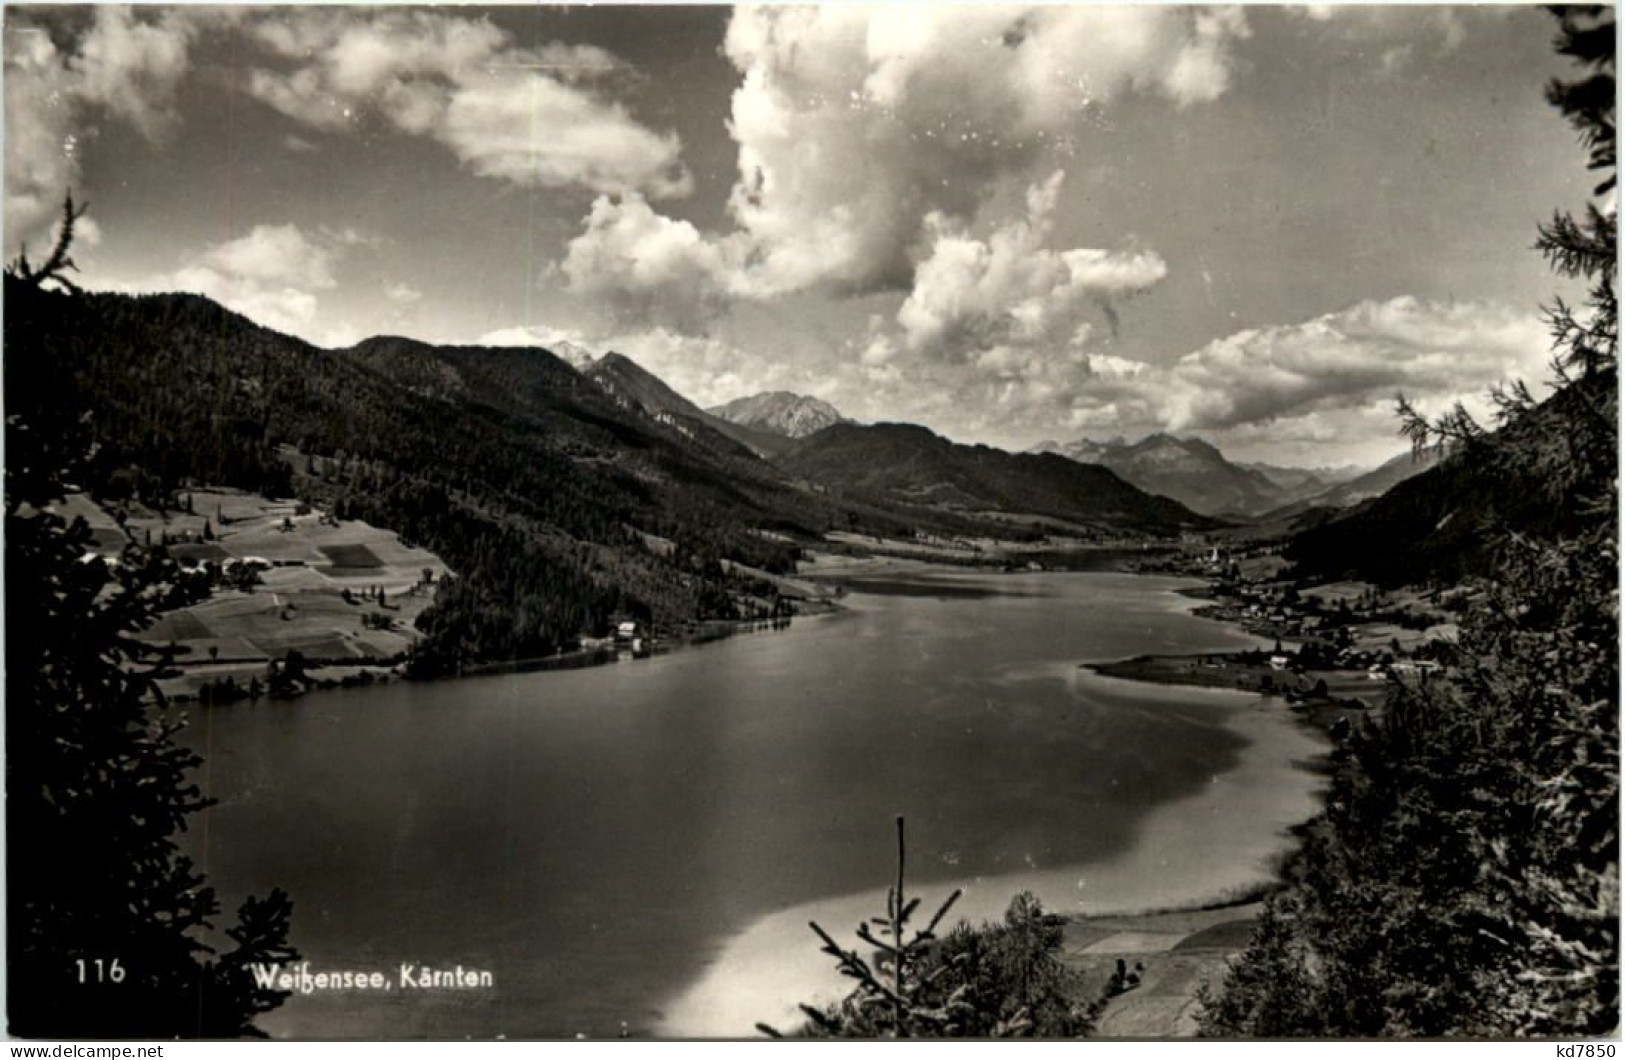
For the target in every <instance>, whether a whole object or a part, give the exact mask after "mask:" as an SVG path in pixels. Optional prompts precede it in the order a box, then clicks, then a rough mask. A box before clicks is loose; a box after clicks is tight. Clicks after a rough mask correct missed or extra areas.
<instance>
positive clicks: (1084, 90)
mask: <svg viewBox="0 0 1625 1060" xmlns="http://www.w3.org/2000/svg"><path fill="white" fill-rule="evenodd" d="M4 15H5V26H4V40H5V84H4V94H5V126H4V131H5V155H6V158H5V173H6V178H5V179H6V185H5V195H6V201H5V232H4V236H5V243H6V254H7V257H8V258H9V257H10V256H11V255H13V254H15V253H16V251H17V249H18V248H19V247H20V246H22V245H24V244H25V243H26V245H27V246H28V247H30V248H38V249H43V248H44V247H45V246H46V245H48V243H49V241H50V238H51V231H52V227H53V224H54V223H55V218H56V215H57V213H58V212H59V209H60V203H61V198H62V195H63V193H64V192H65V191H67V190H69V189H71V190H72V191H73V193H74V195H75V197H76V198H77V199H80V200H82V201H87V202H88V203H89V204H90V209H89V212H88V214H87V218H86V220H85V222H83V223H82V224H81V226H80V228H79V230H78V242H77V245H76V247H75V257H76V259H77V261H78V263H79V265H80V268H81V270H82V272H83V276H82V278H81V279H82V282H83V283H84V285H85V286H87V287H91V288H97V289H106V290H122V291H157V290H189V291H195V292H198V293H201V294H205V295H208V296H210V297H213V298H215V299H217V300H219V301H220V302H222V303H223V304H225V305H227V306H229V307H231V308H233V309H236V310H238V311H240V312H242V313H245V314H246V315H248V316H250V317H252V318H253V319H255V320H257V321H259V322H260V323H263V324H265V325H267V326H270V327H274V328H277V329H279V330H282V331H285V332H288V333H290V334H294V335H298V336H300V337H301V338H304V339H306V340H308V341H310V342H312V343H315V344H317V345H321V346H327V347H342V346H347V345H350V344H353V343H355V342H357V341H359V340H361V339H363V338H365V337H367V336H370V335H375V334H400V335H408V336H411V337H415V338H420V339H424V340H426V341H431V342H438V343H456V344H484V345H541V346H547V347H550V348H557V347H560V346H561V345H564V344H569V347H579V348H581V349H584V350H587V351H591V352H593V353H603V352H607V351H609V350H616V351H619V352H621V353H624V354H626V355H628V356H630V357H632V358H633V359H634V360H636V361H638V362H639V363H640V364H642V365H643V366H644V367H646V368H648V369H649V370H651V371H653V372H655V373H656V374H657V375H659V376H661V377H662V378H663V379H665V380H666V381H667V382H668V383H670V384H671V385H672V386H673V387H675V388H676V389H677V390H678V391H679V392H681V393H683V394H684V395H686V396H687V397H689V398H690V399H692V400H694V401H695V402H697V403H699V404H701V405H707V406H709V405H713V404H719V403H721V402H724V401H727V400H731V399H733V398H737V397H742V396H746V395H749V394H753V393H756V392H759V391H762V390H791V391H795V392H799V393H804V394H810V395H814V396H817V397H820V398H823V399H825V400H828V401H830V402H831V403H833V404H834V405H835V406H836V407H837V408H839V409H840V410H841V411H842V412H843V413H844V414H846V415H847V416H849V417H852V418H854V419H858V420H861V421H881V420H898V421H909V422H917V423H923V424H925V425H926V426H929V427H931V428H933V429H934V430H936V431H938V432H940V433H942V434H944V435H947V436H948V437H950V438H953V439H955V440H958V441H967V442H985V443H988V444H993V445H999V446H1004V447H1007V448H1011V449H1021V448H1025V447H1027V446H1029V445H1032V444H1034V443H1036V442H1038V441H1040V440H1044V439H1056V440H1061V441H1068V440H1071V439H1075V438H1079V437H1089V438H1094V439H1100V440H1103V439H1107V438H1112V437H1117V436H1122V437H1126V438H1129V439H1136V438H1138V437H1140V436H1142V435H1144V434H1147V433H1150V432H1153V431H1171V432H1173V433H1176V434H1180V435H1187V436H1199V437H1203V438H1206V439H1208V440H1210V441H1212V442H1214V443H1215V444H1217V445H1219V446H1220V447H1221V448H1222V449H1223V450H1224V451H1225V452H1226V454H1227V455H1230V456H1232V457H1233V458H1237V459H1245V460H1267V461H1272V462H1276V463H1282V464H1293V465H1298V466H1331V465H1340V464H1345V463H1351V462H1352V463H1366V464H1370V463H1375V462H1377V461H1380V460H1381V459H1384V458H1386V457H1388V456H1391V455H1393V454H1394V453H1396V452H1399V451H1401V450H1402V449H1403V442H1402V441H1401V440H1400V439H1399V437H1398V435H1397V427H1398V423H1397V420H1396V418H1395V415H1394V397H1395V395H1396V394H1397V393H1400V392H1403V393H1404V394H1406V395H1407V396H1408V397H1409V398H1411V399H1412V400H1413V401H1414V402H1415V403H1416V404H1418V405H1419V406H1420V407H1421V408H1422V409H1423V410H1424V411H1433V412H1437V411H1442V410H1443V409H1444V408H1446V407H1448V405H1449V404H1451V403H1452V402H1454V401H1456V400H1458V399H1461V400H1465V401H1466V402H1467V403H1468V404H1469V406H1470V407H1479V408H1482V407H1483V404H1484V394H1485V392H1486V390H1487V389H1488V388H1489V387H1490V386H1492V385H1494V384H1496V383H1497V382H1500V381H1503V380H1507V379H1512V378H1522V379H1527V380H1530V381H1531V382H1538V381H1539V380H1541V379H1544V378H1545V377H1546V375H1547V372H1546V368H1545V365H1546V362H1547V361H1548V359H1549V346H1550V343H1549V338H1548V336H1547V332H1546V328H1545V326H1544V324H1543V323H1542V320H1541V316H1540V306H1541V304H1542V303H1543V302H1546V301H1549V300H1550V298H1551V297H1552V296H1553V295H1554V294H1556V293H1566V294H1569V295H1571V296H1572V295H1573V293H1574V292H1572V291H1565V289H1564V288H1562V287H1561V286H1560V285H1559V283H1558V281H1556V280H1555V279H1554V278H1553V277H1552V275H1551V273H1550V272H1549V270H1548V269H1547V267H1546V265H1545V263H1544V262H1543V261H1542V259H1541V257H1540V256H1539V254H1538V253H1536V252H1535V251H1534V250H1533V249H1532V244H1533V241H1534V239H1535V235H1536V225H1537V224H1538V223H1539V222H1540V221H1542V220H1544V219H1546V218H1548V217H1550V216H1551V214H1552V212H1553V211H1554V210H1555V209H1559V208H1561V209H1578V208H1580V207H1582V206H1583V205H1584V203H1585V202H1586V200H1587V196H1588V194H1589V191H1590V188H1591V186H1592V184H1593V183H1595V181H1594V180H1593V179H1590V177H1591V175H1590V174H1588V173H1587V172H1586V171H1585V169H1584V154H1583V151H1582V149H1581V148H1580V147H1579V145H1578V143H1577V141H1576V139H1575V137H1574V134H1573V132H1572V131H1571V130H1570V129H1569V128H1568V126H1567V125H1566V124H1565V123H1564V122H1563V120H1562V119H1561V117H1560V116H1559V115H1558V114H1557V113H1556V112H1555V111H1554V110H1552V109H1551V108H1550V107H1549V106H1548V105H1547V104H1546V103H1545V101H1544V99H1543V97H1542V86H1543V85H1544V83H1545V82H1546V81H1547V80H1548V79H1550V78H1551V77H1553V76H1563V75H1566V74H1567V73H1568V72H1569V71H1568V70H1567V68H1566V66H1565V63H1564V61H1563V60H1562V59H1561V58H1560V57H1558V56H1555V55H1554V54H1553V53H1552V51H1551V41H1552V38H1553V34H1554V27H1555V23H1554V21H1553V19H1552V18H1551V17H1550V16H1549V15H1547V14H1546V13H1544V12H1543V11H1541V10H1540V9H1538V8H1535V7H1530V6H1484V7H1473V6H1465V7H1442V6H1410V7H1404V8H1397V7H1354V6H1332V7H1295V8H1287V7H1274V6H1248V7H1195V8H1182V7H1172V6H1162V5H1146V6H1134V7H1105V6H1094V5H1050V6H1040V7H1017V6H1009V5H1005V6H985V7H971V6H953V7H946V8H943V7H935V8H928V7H924V6H919V5H908V6H860V5H854V4H838V5H827V6H821V7H811V8H790V7H745V8H740V9H729V8H723V7H708V6H682V7H590V8H589V7H542V6H527V7H508V8H489V9H487V8H477V7H463V6H457V7H451V6H439V7H436V6H423V7H410V8H380V7H359V6H358V7H321V8H316V7H236V8H212V7H195V6H175V7H170V6H159V5H150V6H149V5H143V6H138V7H135V8H124V7H103V6H72V7H41V6H29V5H12V6H8V7H7V8H6V9H5V11H4ZM569 347H567V348H569Z"/></svg>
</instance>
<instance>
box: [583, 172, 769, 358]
mask: <svg viewBox="0 0 1625 1060" xmlns="http://www.w3.org/2000/svg"><path fill="white" fill-rule="evenodd" d="M735 247H737V241H718V240H713V239H708V238H706V237H705V236H704V235H702V234H701V233H700V231H699V229H697V228H695V227H694V226H693V225H692V224H690V223H689V222H687V221H679V220H673V219H671V218H669V217H666V216H665V215H663V214H659V213H656V212H655V211H654V210H653V209H651V208H650V206H649V204H648V203H647V202H646V201H645V200H644V199H643V197H642V196H639V195H635V194H634V195H627V196H622V197H619V198H610V197H608V196H600V197H599V198H598V199H597V201H595V202H594V203H593V204H592V210H591V211H590V212H589V213H588V214H587V218H586V222H585V226H584V228H583V230H582V232H581V234H580V235H579V236H576V237H575V238H574V239H573V240H571V241H570V245H569V248H568V251H567V253H566V255H565V258H564V262H563V264H562V266H561V271H562V272H563V274H564V277H565V279H566V282H567V284H568V286H569V288H570V290H571V291H573V292H575V293H577V294H580V295H584V296H587V297H589V298H594V299H597V300H599V301H600V302H602V303H604V304H606V305H607V306H608V307H609V308H610V309H611V310H612V311H613V312H614V313H615V314H616V315H617V317H619V318H620V319H622V320H624V321H627V322H629V323H635V324H649V325H652V326H655V327H670V328H674V329H676V330H678V331H683V332H689V333H694V332H698V331H701V330H703V329H704V327H705V325H706V324H707V323H709V322H710V320H711V319H713V318H714V317H715V316H716V315H717V314H718V313H719V312H720V311H721V310H722V309H723V308H724V307H725V306H726V304H727V299H728V297H729V296H730V295H731V294H733V293H736V292H737V291H738V290H739V289H740V287H739V282H740V281H739V274H738V272H737V267H738V262H737V258H736V256H735V255H734V253H733V248H735Z"/></svg>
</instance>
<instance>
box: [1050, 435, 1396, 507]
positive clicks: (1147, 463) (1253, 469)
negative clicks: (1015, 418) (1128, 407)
mask: <svg viewBox="0 0 1625 1060" xmlns="http://www.w3.org/2000/svg"><path fill="white" fill-rule="evenodd" d="M1029 452H1048V453H1057V454H1059V455H1061V456H1065V457H1067V458H1068V459H1071V460H1076V461H1079V462H1082V463H1086V464H1098V465H1100V466H1102V467H1107V468H1110V469H1111V470H1113V471H1115V472H1117V474H1119V475H1121V476H1122V477H1123V478H1124V479H1126V480H1127V481H1129V482H1131V483H1133V484H1134V485H1136V486H1138V487H1140V488H1141V489H1143V490H1145V491H1146V492H1148V493H1155V494H1158V495H1160V496H1164V497H1170V498H1172V499H1174V500H1177V501H1179V502H1180V503H1181V504H1183V505H1185V506H1186V507H1187V508H1189V509H1190V510H1191V511H1193V512H1199V513H1201V514H1204V515H1211V516H1215V517H1219V518H1225V519H1231V520H1238V521H1244V522H1245V521H1253V520H1276V519H1279V518H1282V517H1286V516H1296V515H1298V514H1301V513H1302V512H1305V511H1308V510H1309V509H1311V508H1316V507H1331V508H1342V507H1347V506H1349V505H1352V504H1356V503H1358V502H1359V501H1361V500H1363V499H1365V498H1366V497H1370V496H1373V495H1375V494H1377V493H1381V492H1384V491H1385V490H1387V489H1389V488H1391V487H1392V486H1393V485H1395V484H1396V483H1398V482H1401V481H1403V480H1404V479H1405V478H1407V477H1408V476H1409V475H1413V474H1416V473H1418V472H1420V471H1422V470H1425V469H1426V467H1427V466H1428V465H1427V464H1426V463H1420V464H1418V463H1416V462H1413V461H1412V459H1411V456H1410V454H1408V453H1406V454H1402V455H1401V456H1399V457H1395V458H1394V459H1393V460H1390V461H1388V462H1387V463H1385V464H1383V465H1382V466H1381V467H1379V468H1377V469H1375V470H1373V471H1369V472H1365V473H1363V474H1362V473H1361V471H1360V470H1359V469H1358V468H1351V467H1341V468H1324V469H1305V468H1284V467H1276V466H1272V465H1269V464H1254V465H1248V464H1241V463H1235V462H1232V461H1230V460H1228V459H1226V457H1225V456H1224V454H1223V453H1221V452H1220V451H1219V450H1218V448H1217V447H1215V446H1213V445H1212V444H1211V443H1209V442H1206V441H1203V440H1202V439H1200V438H1179V437H1176V436H1174V435H1172V434H1166V433H1159V434H1150V435H1147V436H1146V437H1144V438H1142V439H1140V440H1139V441H1138V442H1132V443H1130V442H1127V441H1124V440H1122V439H1116V440H1113V441H1109V442H1096V441H1091V440H1089V439H1087V438H1080V439H1078V440H1077V441H1074V442H1069V443H1065V444H1062V443H1059V442H1053V441H1047V442H1040V443H1039V444H1038V445H1036V446H1033V447H1032V449H1030V450H1029Z"/></svg>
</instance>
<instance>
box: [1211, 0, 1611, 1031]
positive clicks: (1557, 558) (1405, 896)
mask: <svg viewBox="0 0 1625 1060" xmlns="http://www.w3.org/2000/svg"><path fill="white" fill-rule="evenodd" d="M1556 14H1557V17H1558V19H1559V26H1560V32H1559V51H1560V52H1561V53H1562V54H1564V55H1566V56H1568V57H1570V58H1572V59H1574V60H1576V61H1578V62H1579V63H1581V64H1582V66H1583V68H1584V72H1583V74H1582V76H1581V77H1580V78H1578V79H1577V80H1575V81H1572V82H1554V83H1553V84H1552V85H1551V86H1550V87H1549V89H1548V92H1547V95H1548V98H1549V100H1550V101H1551V102H1552V103H1553V104H1554V105H1556V106H1557V107H1558V108H1559V109H1560V110H1561V111H1562V113H1563V114H1564V116H1565V117H1567V118H1568V119H1569V121H1570V123H1571V124H1572V125H1573V126H1574V128H1575V129H1576V130H1577V131H1578V132H1579V133H1580V134H1581V139H1582V142H1583V143H1584V144H1585V146H1586V147H1587V149H1588V150H1589V153H1590V168H1592V169H1594V170H1597V171H1598V172H1599V179H1600V180H1601V183H1600V185H1599V186H1598V187H1597V189H1596V194H1597V195H1598V196H1599V198H1600V199H1601V201H1599V202H1597V203H1593V204H1589V205H1588V206H1587V208H1586V209H1585V211H1584V212H1583V214H1582V215H1581V216H1579V217H1576V216H1574V215H1572V214H1569V213H1558V214H1557V215H1555V216H1554V217H1553V219H1552V220H1551V221H1549V222H1547V223H1546V224H1545V225H1542V226H1541V228H1540V233H1539V242H1538V245H1539V247H1540V249H1541V250H1542V252H1543V253H1544V254H1545V255H1546V257H1547V259H1548V261H1549V262H1550V263H1551V264H1552V266H1553V268H1554V270H1555V271H1556V272H1557V273H1558V274H1559V275H1562V276H1565V277H1571V278H1574V279H1578V280H1582V281H1584V282H1585V283H1586V284H1587V286H1588V289H1589V297H1588V300H1587V304H1586V305H1584V306H1582V307H1575V308H1571V307H1569V306H1567V305H1565V304H1564V303H1562V302H1557V301H1554V302H1553V303H1552V304H1551V306H1550V308H1549V309H1548V320H1549V321H1550V323H1551V326H1552V334H1553V336H1554V338H1555V340H1556V341H1555V347H1554V357H1553V360H1554V365H1553V371H1554V373H1555V375H1556V380H1555V382H1556V386H1557V394H1556V396H1555V397H1553V398H1552V399H1550V400H1548V401H1547V402H1546V403H1545V404H1543V405H1538V406H1537V405H1536V404H1535V403H1534V402H1533V401H1532V400H1531V399H1530V398H1529V396H1528V394H1527V392H1525V391H1523V390H1522V389H1521V388H1519V387H1517V386H1512V387H1509V388H1507V389H1506V390H1504V391H1502V392H1501V393H1500V395H1499V398H1500V401H1499V407H1500V412H1501V418H1502V421H1503V424H1504V426H1502V428H1501V429H1500V430H1499V431H1493V432H1492V431H1490V430H1488V429H1487V428H1486V427H1484V426H1483V425H1480V424H1479V423H1477V422H1476V421H1475V420H1473V419H1472V418H1471V417H1469V416H1468V415H1466V414H1465V413H1464V412H1460V411H1459V410H1458V411H1457V412H1456V413H1453V414H1451V415H1448V416H1446V417H1444V418H1443V419H1442V420H1440V421H1437V422H1434V423H1428V422H1426V421H1424V420H1422V419H1420V418H1418V417H1415V416H1414V415H1412V416H1409V417H1408V418H1407V421H1406V423H1407V427H1408V429H1409V431H1410V433H1411V434H1412V436H1413V437H1414V438H1415V439H1416V441H1417V442H1418V443H1419V444H1435V445H1439V444H1448V445H1450V446H1452V447H1455V448H1456V449H1457V450H1458V451H1457V453H1456V455H1455V456H1454V457H1453V458H1452V459H1451V460H1450V461H1449V462H1448V463H1446V464H1445V465H1444V467H1442V468H1440V469H1438V470H1436V471H1434V472H1430V473H1429V474H1427V475H1423V476H1420V477H1418V478H1416V479H1413V480H1411V482H1409V483H1406V484H1405V485H1403V486H1401V487H1399V489H1398V490H1396V491H1395V492H1394V493H1392V494H1390V495H1389V497H1388V498H1384V502H1383V503H1381V504H1379V505H1374V506H1372V507H1371V508H1369V509H1367V511H1366V512H1365V513H1362V515H1361V516H1359V517H1357V518H1359V519H1361V520H1363V529H1358V530H1357V529H1356V528H1345V529H1344V530H1340V531H1339V530H1332V529H1331V528H1328V529H1329V531H1330V532H1333V533H1338V534H1343V535H1345V536H1343V537H1341V538H1339V539H1335V540H1337V541H1340V542H1341V548H1342V549H1343V550H1346V551H1347V552H1348V553H1349V554H1350V555H1353V553H1354V550H1355V549H1356V548H1357V547H1358V548H1359V549H1360V554H1362V555H1370V554H1372V553H1373V552H1374V551H1375V549H1377V548H1387V549H1391V550H1392V551H1393V552H1395V553H1400V552H1403V551H1405V550H1408V549H1413V548H1420V549H1421V550H1422V553H1421V554H1422V555H1423V556H1432V557H1434V560H1435V561H1440V562H1442V561H1443V559H1444V558H1445V555H1446V553H1447V552H1448V550H1450V549H1453V548H1459V549H1462V550H1466V551H1470V552H1471V553H1472V554H1473V556H1474V559H1473V561H1472V566H1474V567H1476V568H1477V571H1478V574H1479V576H1478V577H1476V578H1474V579H1472V583H1471V584H1472V585H1473V587H1474V589H1475V590H1476V598H1477V601H1478V602H1477V604H1476V605H1475V606H1474V607H1473V608H1472V610H1471V611H1470V612H1469V613H1468V614H1467V615H1466V616H1465V617H1464V618H1463V620H1462V623H1461V636H1460V640H1459V643H1458V644H1457V647H1456V651H1455V652H1454V653H1453V654H1452V655H1451V657H1449V658H1448V659H1447V660H1446V661H1447V662H1448V664H1449V668H1448V669H1447V671H1446V672H1445V674H1444V675H1443V676H1440V677H1437V678H1435V679H1432V680H1423V681H1418V682H1414V683H1409V684H1404V685H1399V686H1396V688H1395V689H1394V691H1393V692H1392V693H1391V695H1390V698H1389V700H1388V702H1387V703H1386V705H1385V707H1384V709H1383V710H1382V712H1381V713H1380V715H1379V716H1378V717H1376V718H1375V719H1372V720H1370V721H1368V722H1367V723H1366V724H1364V725H1362V726H1359V727H1358V728H1357V729H1356V730H1355V731H1354V732H1353V733H1352V734H1351V736H1350V737H1349V739H1348V740H1346V741H1345V742H1344V743H1343V744H1342V745H1341V746H1340V748H1339V750H1338V754H1337V757H1336V763H1335V772H1334V775H1333V779H1332V784H1331V790H1330V792H1329V794H1328V797H1327V801H1326V806H1325V809H1324V810H1323V811H1322V812H1321V813H1320V814H1319V815H1318V816H1317V817H1315V818H1314V819H1313V820H1312V821H1311V822H1310V824H1309V825H1308V827H1307V829H1306V832H1305V837H1304V841H1303V845H1302V847H1301V848H1300V849H1299V850H1298V851H1297V852H1296V853H1295V854H1294V855H1293V856H1292V857H1291V858H1290V859H1289V860H1288V862H1287V864H1286V866H1285V868H1284V876H1285V886H1284V887H1283V889H1282V890H1281V891H1280V892H1278V893H1277V894H1275V895H1274V896H1273V897H1272V898H1271V899H1270V900H1269V902H1268V904H1267V906H1266V909H1265V912H1264V915H1263V916H1262V918H1261V920H1260V923H1259V926H1258V929H1257V931H1256V933H1255V934H1254V936H1253V939H1252V942H1251V944H1250V946H1249V947H1248V949H1247V950H1246V952H1245V953H1244V954H1243V955H1242V956H1241V958H1240V959H1239V960H1238V961H1237V963H1236V964H1235V965H1234V966H1233V967H1232V968H1231V969H1230V972H1229V975H1228V978H1227V979H1226V981H1225V983H1224V984H1223V987H1222V988H1221V989H1220V990H1219V991H1218V992H1217V993H1216V994H1215V995H1214V996H1212V997H1209V998H1208V999H1207V1004H1206V1006H1205V1014H1204V1017H1203V1020H1204V1027H1203V1029H1204V1031H1205V1033H1207V1034H1209V1035H1214V1036H1221V1035H1223V1036H1230V1035H1245V1036H1258V1037H1267V1038H1276V1037H1293V1036H1308V1035H1322V1036H1323V1035H1333V1036H1352V1037H1376V1036H1428V1037H1433V1036H1438V1037H1449V1036H1462V1037H1497V1038H1500V1037H1559V1038H1572V1037H1580V1036H1591V1035H1602V1034H1608V1033H1612V1032H1615V1031H1617V1029H1618V1027H1619V596H1618V585H1619V547H1618V546H1619V542H1618V514H1619V482H1618V474H1619V466H1618V452H1619V448H1618V446H1619V430H1618V422H1619V421H1618V416H1619V411H1618V402H1617V385H1618V384H1617V374H1616V373H1617V363H1618V344H1619V338H1618V303H1617V297H1616V277H1617V268H1618V265H1617V254H1618V249H1617V227H1616V226H1617V221H1616V215H1615V213H1614V210H1613V207H1612V203H1611V200H1612V198H1613V194H1614V190H1615V169H1616V164H1617V163H1616V159H1615V153H1614V152H1615V149H1614V143H1615V141H1614V113H1615V82H1614V62H1615V48H1616V43H1615V20H1614V16H1613V14H1612V12H1611V10H1609V9H1605V8H1565V9H1559V10H1558V11H1556ZM1424 505H1445V506H1447V507H1448V508H1449V511H1448V512H1446V511H1441V510H1439V509H1438V508H1432V507H1430V508H1423V506H1424ZM1406 507H1416V508H1423V510H1420V511H1417V512H1416V513H1415V517H1414V518H1412V517H1410V516H1408V515H1405V514H1403V511H1402V510H1403V509H1404V508H1406ZM1379 516H1380V517H1382V519H1383V521H1381V522H1378V521H1377V520H1378V518H1379ZM1447 517H1448V518H1449V520H1450V522H1451V523H1454V522H1455V521H1457V520H1460V521H1461V522H1462V523H1463V524H1464V525H1463V527H1462V529H1461V530H1460V531H1459V532H1457V531H1452V530H1451V529H1450V526H1449V524H1448V523H1446V522H1445V519H1446V518H1447ZM1430 520H1432V524H1431V530H1430V531H1428V534H1427V535H1425V536H1424V537H1422V538H1421V539H1419V540H1417V539H1412V538H1411V537H1409V536H1406V535H1410V534H1413V533H1415V532H1416V531H1418V530H1424V531H1427V530H1428V523H1429V521H1430ZM1359 526H1360V524H1356V527H1359ZM1312 540H1313V541H1321V542H1330V541H1333V540H1334V539H1333V538H1330V537H1319V538H1315V539H1312Z"/></svg>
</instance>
